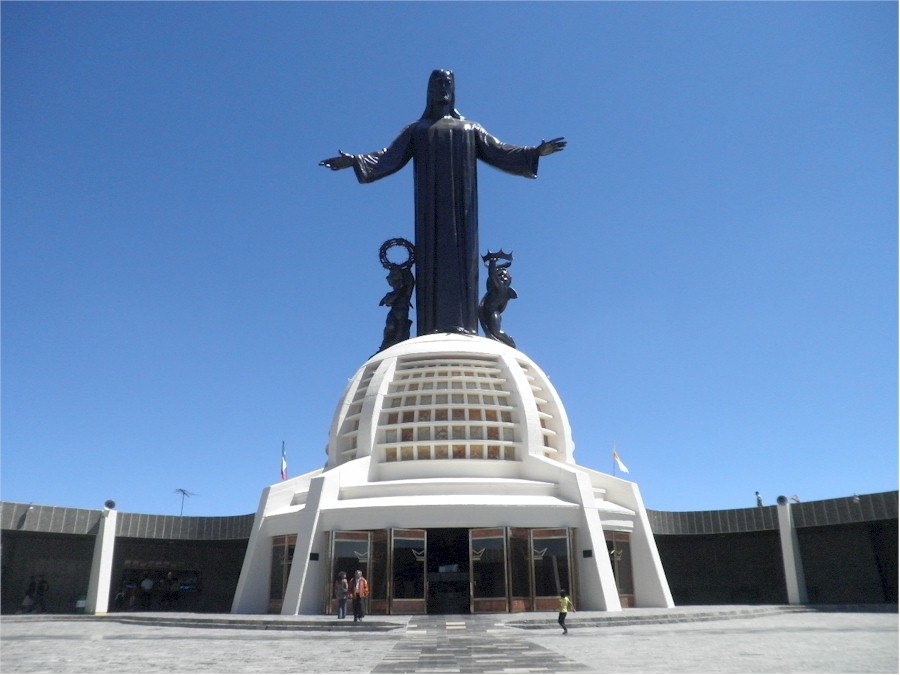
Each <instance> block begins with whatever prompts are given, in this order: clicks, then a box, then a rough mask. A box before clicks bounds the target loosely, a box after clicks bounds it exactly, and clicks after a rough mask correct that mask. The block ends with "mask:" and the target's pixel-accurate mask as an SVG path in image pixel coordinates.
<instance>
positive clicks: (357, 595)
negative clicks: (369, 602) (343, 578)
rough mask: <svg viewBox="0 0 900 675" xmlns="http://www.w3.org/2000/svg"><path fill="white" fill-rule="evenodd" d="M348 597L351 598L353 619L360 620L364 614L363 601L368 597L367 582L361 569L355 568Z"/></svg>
mask: <svg viewBox="0 0 900 675" xmlns="http://www.w3.org/2000/svg"><path fill="white" fill-rule="evenodd" d="M350 597H352V598H353V621H362V620H363V617H364V616H365V611H364V609H363V601H364V600H365V599H366V598H368V597H369V582H368V581H366V578H365V577H364V576H363V573H362V570H356V575H355V576H354V577H353V581H352V582H351V584H350Z"/></svg>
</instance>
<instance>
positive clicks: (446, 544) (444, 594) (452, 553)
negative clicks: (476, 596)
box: [427, 528, 470, 614]
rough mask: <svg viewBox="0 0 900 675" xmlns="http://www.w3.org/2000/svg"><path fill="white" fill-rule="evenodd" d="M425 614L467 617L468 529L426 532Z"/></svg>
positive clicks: (443, 529)
mask: <svg viewBox="0 0 900 675" xmlns="http://www.w3.org/2000/svg"><path fill="white" fill-rule="evenodd" d="M427 611H428V613H429V614H468V613H469V611H470V607H469V530H468V529H465V528H439V529H430V530H428V603H427Z"/></svg>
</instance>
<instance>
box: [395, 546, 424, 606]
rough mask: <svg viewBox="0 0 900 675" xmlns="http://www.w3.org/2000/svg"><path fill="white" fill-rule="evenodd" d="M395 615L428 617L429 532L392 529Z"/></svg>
mask: <svg viewBox="0 0 900 675" xmlns="http://www.w3.org/2000/svg"><path fill="white" fill-rule="evenodd" d="M391 535H392V536H391V540H392V553H393V578H392V583H391V614H424V613H425V612H426V601H425V575H426V569H427V568H426V551H427V545H426V544H427V539H428V537H427V535H428V533H427V531H426V530H392V531H391Z"/></svg>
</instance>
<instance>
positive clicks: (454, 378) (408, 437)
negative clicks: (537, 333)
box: [380, 360, 516, 462]
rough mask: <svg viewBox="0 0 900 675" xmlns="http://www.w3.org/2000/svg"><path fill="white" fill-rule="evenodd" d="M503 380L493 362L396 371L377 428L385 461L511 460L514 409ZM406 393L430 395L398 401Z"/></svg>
mask: <svg viewBox="0 0 900 675" xmlns="http://www.w3.org/2000/svg"><path fill="white" fill-rule="evenodd" d="M501 376H502V371H501V370H500V368H498V367H497V366H496V363H495V362H494V361H493V360H485V361H483V362H479V363H478V364H476V365H475V366H470V365H467V366H465V367H458V366H457V365H456V364H453V365H451V364H449V363H448V362H443V361H442V362H440V363H437V364H436V363H434V362H433V361H422V362H418V363H416V362H407V363H404V364H402V365H398V369H397V373H396V374H395V377H394V381H393V382H392V383H391V385H390V387H389V390H388V394H387V396H386V401H385V412H383V413H382V424H381V425H380V426H381V430H380V431H381V432H382V434H383V439H382V440H383V442H382V443H381V445H382V449H383V453H384V454H383V457H384V461H386V462H394V461H412V460H414V459H415V460H427V459H441V460H444V459H457V460H459V459H488V460H500V459H504V460H515V458H516V441H515V437H516V433H515V424H514V422H513V413H514V411H515V408H514V407H513V406H511V405H509V404H508V399H509V394H508V392H507V391H506V389H505V384H506V380H505V379H504V378H502V377H501ZM408 392H429V393H421V394H417V395H416V396H405V395H404V396H401V395H399V394H406V393H408ZM426 406H427V407H426ZM454 422H456V424H454ZM445 423H446V424H445ZM407 444H409V445H407Z"/></svg>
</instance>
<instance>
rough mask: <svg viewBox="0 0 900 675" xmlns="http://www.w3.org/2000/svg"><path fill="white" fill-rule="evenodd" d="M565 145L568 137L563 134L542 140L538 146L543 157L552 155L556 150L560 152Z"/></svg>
mask: <svg viewBox="0 0 900 675" xmlns="http://www.w3.org/2000/svg"><path fill="white" fill-rule="evenodd" d="M565 147H566V139H565V138H563V137H562V136H560V137H559V138H554V139H552V140H549V141H545V140H541V144H540V145H539V146H538V154H539V155H540V156H541V157H545V156H546V155H552V154H553V153H554V152H560V151H561V150H562V149H563V148H565Z"/></svg>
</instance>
